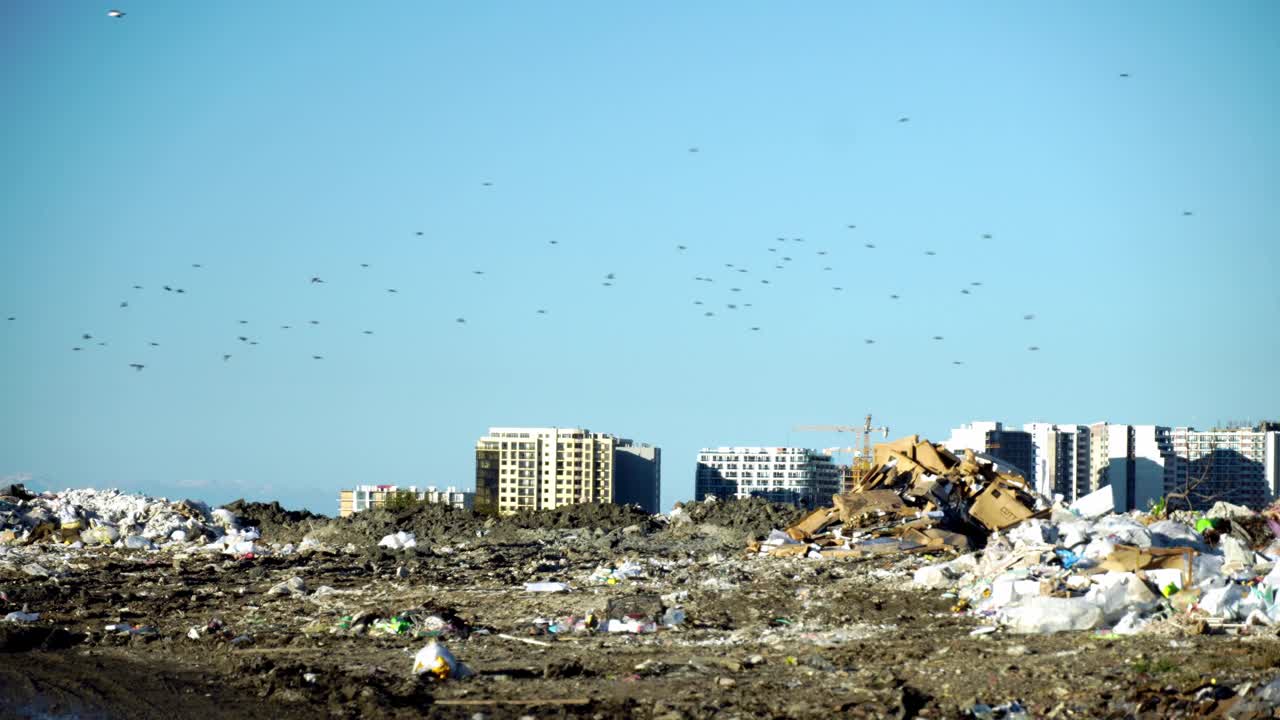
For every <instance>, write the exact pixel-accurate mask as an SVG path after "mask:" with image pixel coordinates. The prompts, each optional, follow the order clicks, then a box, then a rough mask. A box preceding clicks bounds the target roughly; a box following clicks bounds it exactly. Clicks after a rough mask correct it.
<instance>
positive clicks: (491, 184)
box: [480, 180, 493, 187]
mask: <svg viewBox="0 0 1280 720" xmlns="http://www.w3.org/2000/svg"><path fill="white" fill-rule="evenodd" d="M480 184H481V185H484V186H485V187H493V183H491V182H489V181H488V180H486V181H484V182H482V183H480Z"/></svg>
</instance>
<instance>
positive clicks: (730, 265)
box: [724, 263, 733, 268]
mask: <svg viewBox="0 0 1280 720" xmlns="http://www.w3.org/2000/svg"><path fill="white" fill-rule="evenodd" d="M724 266H725V267H727V268H731V267H733V263H725V264H724Z"/></svg>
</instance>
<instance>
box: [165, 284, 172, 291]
mask: <svg viewBox="0 0 1280 720" xmlns="http://www.w3.org/2000/svg"><path fill="white" fill-rule="evenodd" d="M164 291H165V292H173V288H171V287H169V286H168V285H165V286H164Z"/></svg>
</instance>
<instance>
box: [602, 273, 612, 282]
mask: <svg viewBox="0 0 1280 720" xmlns="http://www.w3.org/2000/svg"><path fill="white" fill-rule="evenodd" d="M604 279H605V280H613V279H614V277H613V273H609V274H608V275H605V276H604Z"/></svg>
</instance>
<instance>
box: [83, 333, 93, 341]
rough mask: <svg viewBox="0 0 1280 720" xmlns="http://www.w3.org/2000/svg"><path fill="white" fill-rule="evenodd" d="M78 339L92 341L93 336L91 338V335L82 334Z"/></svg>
mask: <svg viewBox="0 0 1280 720" xmlns="http://www.w3.org/2000/svg"><path fill="white" fill-rule="evenodd" d="M80 339H81V340H92V339H93V336H92V335H90V334H89V333H83V334H81V335H80Z"/></svg>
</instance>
